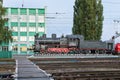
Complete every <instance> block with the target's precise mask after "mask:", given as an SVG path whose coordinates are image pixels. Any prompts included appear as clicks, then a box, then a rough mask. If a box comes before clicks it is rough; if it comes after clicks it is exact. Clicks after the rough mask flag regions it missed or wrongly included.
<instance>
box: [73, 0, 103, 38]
mask: <svg viewBox="0 0 120 80" xmlns="http://www.w3.org/2000/svg"><path fill="white" fill-rule="evenodd" d="M103 19H104V18H103V5H102V2H101V0H76V1H75V5H74V23H73V28H72V32H73V34H80V35H83V36H84V37H85V40H100V39H101V35H102V26H103Z"/></svg>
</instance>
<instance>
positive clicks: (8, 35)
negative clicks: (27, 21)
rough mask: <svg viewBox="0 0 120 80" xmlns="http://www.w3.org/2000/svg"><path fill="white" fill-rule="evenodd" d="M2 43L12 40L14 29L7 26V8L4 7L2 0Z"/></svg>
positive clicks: (0, 33) (0, 34)
mask: <svg viewBox="0 0 120 80" xmlns="http://www.w3.org/2000/svg"><path fill="white" fill-rule="evenodd" d="M0 3H1V4H0V44H1V43H9V41H12V31H11V30H9V29H8V27H6V26H5V22H7V19H6V18H4V16H5V12H6V9H5V8H3V6H2V2H1V0H0Z"/></svg>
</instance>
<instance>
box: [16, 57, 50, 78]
mask: <svg viewBox="0 0 120 80" xmlns="http://www.w3.org/2000/svg"><path fill="white" fill-rule="evenodd" d="M15 59H16V80H51V78H50V77H49V75H48V74H47V73H46V72H45V71H43V70H41V69H39V67H38V66H36V65H35V64H33V63H32V62H31V61H29V60H28V59H27V58H26V57H24V56H15Z"/></svg>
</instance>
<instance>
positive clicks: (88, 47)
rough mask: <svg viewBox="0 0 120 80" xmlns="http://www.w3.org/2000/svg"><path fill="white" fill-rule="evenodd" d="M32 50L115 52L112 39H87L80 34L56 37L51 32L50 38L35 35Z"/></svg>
mask: <svg viewBox="0 0 120 80" xmlns="http://www.w3.org/2000/svg"><path fill="white" fill-rule="evenodd" d="M34 41H35V42H34V51H35V52H42V53H70V52H74V53H77V54H80V53H83V54H88V53H89V54H96V53H98V54H103V53H107V54H116V53H115V50H114V41H105V42H103V41H89V40H84V36H82V35H66V36H65V37H64V36H61V37H58V38H57V37H56V34H52V37H51V38H47V37H46V34H44V35H43V36H41V37H39V35H38V34H36V35H35V40H34Z"/></svg>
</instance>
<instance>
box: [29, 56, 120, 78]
mask: <svg viewBox="0 0 120 80" xmlns="http://www.w3.org/2000/svg"><path fill="white" fill-rule="evenodd" d="M30 60H31V61H33V62H34V63H35V64H37V65H38V66H39V67H40V68H41V69H43V70H45V71H46V72H47V73H50V74H52V77H53V78H54V79H55V80H120V58H42V59H41V58H37V59H35V58H32V59H30Z"/></svg>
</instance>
